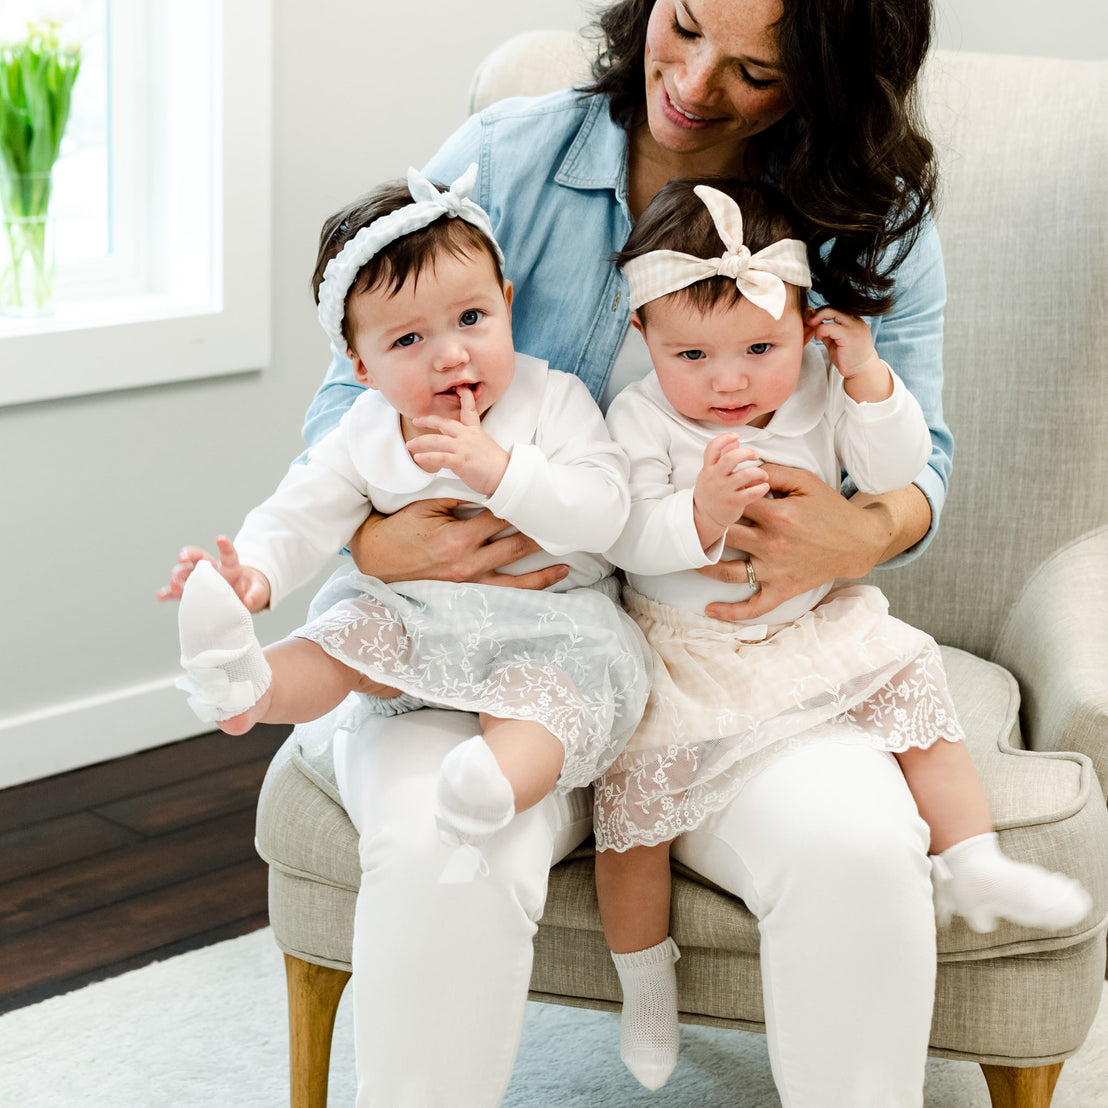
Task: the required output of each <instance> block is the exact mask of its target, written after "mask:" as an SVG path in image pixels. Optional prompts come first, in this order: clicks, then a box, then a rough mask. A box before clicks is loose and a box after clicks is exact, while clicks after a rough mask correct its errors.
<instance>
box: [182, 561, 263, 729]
mask: <svg viewBox="0 0 1108 1108" xmlns="http://www.w3.org/2000/svg"><path fill="white" fill-rule="evenodd" d="M177 627H178V631H179V632H180V636H181V665H182V667H183V668H184V670H185V673H186V674H187V676H186V677H181V678H179V679H178V680H177V687H178V688H179V689H184V691H185V692H187V693H189V694H191V695H190V696H189V707H190V708H192V710H193V711H194V712H195V713H196V715H197V716H198V717H199V718H200V719H202V720H203V721H204V722H205V723H215V722H219V721H221V720H225V719H230V718H231V717H232V716H237V715H240V714H241V713H243V712H245V711H246V710H247V709H248V708H252V707H253V706H254V705H255V704H257V703H258V701H259V700H260V699H261V697H262V695H263V694H264V693H265V692H266V690H267V689H268V688H269V685H270V682H271V681H272V680H273V672H272V670H270V668H269V663H268V662H267V661H266V660H265V655H264V654H263V653H262V647H261V644H260V643H259V642H258V640H257V638H256V636H255V635H254V621H253V620H252V619H251V618H250V613H249V612H248V611H247V610H246V608H245V607H244V606H243V603H242V601H241V600H239V598H238V596H237V595H236V594H235V590H234V589H233V588H231V586H230V585H229V584H227V582H226V581H225V580H224V579H223V577H222V576H221V575H220V573H219V570H217V569H216V568H215V566H213V565H212V564H211V562H200V563H198V564H197V566H196V568H195V569H194V570H193V571H192V573H191V574H189V579H188V580H187V581H186V582H185V587H184V590H183V591H182V593H181V608H180V611H179V612H178V615H177Z"/></svg>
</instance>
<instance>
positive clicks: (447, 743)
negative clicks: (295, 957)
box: [335, 709, 935, 1108]
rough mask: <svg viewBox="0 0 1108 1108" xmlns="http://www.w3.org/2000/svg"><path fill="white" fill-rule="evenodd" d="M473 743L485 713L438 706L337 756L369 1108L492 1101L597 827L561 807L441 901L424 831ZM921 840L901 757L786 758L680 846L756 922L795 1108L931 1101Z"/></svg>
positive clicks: (352, 742)
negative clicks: (349, 831)
mask: <svg viewBox="0 0 1108 1108" xmlns="http://www.w3.org/2000/svg"><path fill="white" fill-rule="evenodd" d="M476 730H477V726H476V720H475V719H474V717H472V716H469V715H466V714H463V713H458V712H442V711H435V710H431V709H425V710H423V711H419V712H413V713H410V714H408V715H402V716H395V717H391V718H387V719H386V718H382V719H374V720H372V721H370V722H369V723H368V724H366V725H364V726H363V727H362V728H361V730H360V731H358V732H357V733H355V734H353V735H347V734H345V733H343V732H340V733H339V735H338V736H337V738H336V742H335V770H336V774H337V777H338V783H339V790H340V792H341V794H342V797H343V800H344V803H345V805H346V808H347V811H348V812H349V814H350V818H351V819H352V821H353V823H354V825H355V827H356V828H357V829H358V831H359V833H360V836H361V837H360V855H361V866H362V881H361V889H360V892H359V894H358V902H357V909H356V912H355V919H354V952H353V963H354V1033H355V1039H356V1042H355V1054H356V1060H357V1071H358V1099H357V1108H441V1106H442V1105H445V1104H449V1105H451V1106H452V1108H493V1106H495V1105H497V1104H499V1103H500V1101H501V1099H502V1098H503V1096H504V1090H505V1089H506V1088H507V1085H508V1081H509V1078H510V1077H511V1071H512V1066H513V1064H514V1061H515V1055H516V1051H517V1048H518V1045H519V1036H520V1027H521V1023H522V1020H523V1012H524V1002H525V1000H526V996H527V987H528V982H529V980H530V976H531V960H532V951H531V940H532V937H533V935H534V933H535V930H536V921H537V920H538V919H539V918H540V916H541V915H542V909H543V903H544V901H545V898H546V887H547V875H548V872H549V868H550V866H551V864H552V863H554V862H556V861H558V860H560V859H561V858H563V857H565V855H566V854H567V853H569V851H571V850H572V849H573V848H574V847H575V846H576V845H578V844H579V843H580V842H581V841H582V840H583V839H584V838H585V837H586V835H587V834H588V831H589V828H590V818H589V817H590V806H589V800H588V795H587V793H585V792H584V791H581V790H579V791H577V792H576V793H574V794H571V795H570V796H569V797H562V798H555V797H547V798H546V800H544V801H543V802H542V803H541V804H539V805H537V806H536V807H535V808H532V809H531V810H530V811H527V812H524V813H523V814H522V815H520V816H518V817H517V818H516V819H515V820H514V821H513V822H512V823H511V824H510V825H509V826H508V828H506V829H505V830H504V831H501V832H500V833H499V834H497V835H495V836H494V837H493V839H491V840H490V841H489V842H488V843H487V844H486V845H485V848H484V853H485V856H486V858H487V860H488V863H489V867H490V872H489V874H488V876H486V877H481V878H478V879H477V880H476V881H474V882H473V884H471V885H442V884H439V883H438V877H439V874H440V873H441V871H442V867H443V865H444V864H445V861H446V858H447V856H448V854H449V850H450V848H449V847H447V846H445V845H444V844H443V843H442V842H440V840H439V838H438V836H437V833H436V831H435V826H434V820H433V818H432V815H431V811H432V798H433V795H434V786H435V780H436V777H437V774H438V768H439V763H440V762H441V761H442V758H443V756H444V754H445V753H446V751H447V750H449V749H450V748H451V747H452V746H453V745H455V744H456V743H458V742H460V741H462V740H464V739H466V738H468V737H469V736H470V735H472V734H475V733H476ZM927 841H928V832H927V827H926V825H925V824H924V823H923V821H922V820H921V819H920V818H919V815H918V813H917V812H916V808H915V804H914V802H913V801H912V798H911V796H910V794H909V792H908V790H907V787H906V786H905V784H904V779H903V777H902V775H901V773H900V770H899V768H898V766H897V764H896V762H895V761H894V759H893V758H892V757H891V755H888V754H883V753H880V752H878V751H875V750H871V749H869V748H866V747H858V746H848V745H839V744H836V743H834V742H828V743H827V744H825V745H824V744H821V745H816V746H807V747H803V748H801V749H798V750H793V751H790V752H788V753H784V754H782V755H781V756H780V757H779V758H777V759H775V760H774V761H772V762H771V763H770V764H769V765H768V766H767V767H766V768H765V769H764V770H763V771H762V772H761V773H760V774H758V776H756V777H755V778H753V779H752V780H751V781H750V782H749V783H748V784H747V785H746V786H745V788H744V789H743V791H742V793H741V794H740V796H739V797H737V798H736V800H735V801H733V802H732V803H731V804H730V805H729V806H728V807H727V808H726V809H724V810H723V811H722V812H720V813H718V814H717V815H716V816H714V817H713V818H711V819H710V820H709V821H707V822H706V823H705V824H704V825H702V826H701V827H699V828H697V829H696V830H695V831H692V832H689V833H688V834H686V835H684V836H682V837H681V838H680V839H679V840H678V841H677V842H676V843H675V844H674V848H673V854H674V857H676V858H678V859H680V860H681V861H682V862H684V863H685V864H686V865H689V866H691V867H692V868H693V869H695V870H696V871H697V872H699V873H702V874H703V875H704V876H706V877H708V878H709V879H711V880H712V881H714V882H715V883H716V884H718V885H720V886H722V887H723V888H726V889H728V890H730V891H732V892H734V893H735V894H736V895H738V896H740V897H742V899H743V900H744V901H745V902H746V904H747V905H748V906H749V908H750V909H751V911H752V912H754V914H755V915H757V916H758V918H759V921H760V928H761V936H762V942H761V964H762V980H763V988H764V993H765V1009H766V1032H767V1036H768V1041H769V1049H770V1058H771V1062H772V1066H773V1073H774V1078H775V1080H776V1083H777V1087H778V1091H779V1093H780V1096H781V1102H782V1104H783V1105H784V1108H832V1106H834V1108H878V1106H880V1108H918V1106H919V1105H921V1104H922V1102H923V1091H922V1090H923V1072H924V1062H925V1059H926V1049H927V1039H928V1032H929V1029H930V1024H931V1007H932V998H933V994H934V980H935V924H934V913H933V908H932V901H931V885H930V879H929V863H928V860H927ZM613 1064H614V1060H613ZM740 1099H741V1098H740V1091H739V1090H736V1100H735V1103H736V1104H738V1103H740Z"/></svg>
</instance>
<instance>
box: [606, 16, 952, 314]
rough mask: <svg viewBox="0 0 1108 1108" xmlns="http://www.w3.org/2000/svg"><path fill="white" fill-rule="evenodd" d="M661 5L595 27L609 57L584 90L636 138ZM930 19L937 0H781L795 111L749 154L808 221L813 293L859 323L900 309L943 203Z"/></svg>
mask: <svg viewBox="0 0 1108 1108" xmlns="http://www.w3.org/2000/svg"><path fill="white" fill-rule="evenodd" d="M736 2H741V0H736ZM654 3H655V0H618V2H617V3H615V4H612V5H611V6H610V7H608V8H606V9H605V10H604V11H603V12H601V13H600V15H599V17H598V19H597V24H596V26H597V29H598V31H599V34H600V36H601V38H602V39H603V42H604V47H603V49H602V51H601V53H600V55H599V57H598V58H597V61H596V63H595V65H594V67H593V82H592V84H591V85H589V86H588V87H587V89H586V90H585V91H586V92H590V93H600V94H602V95H604V96H606V97H607V98H608V103H609V111H610V112H611V116H612V119H613V120H615V122H617V123H618V124H620V125H621V126H623V127H625V128H628V129H629V128H630V127H631V124H632V122H633V120H634V117H635V114H636V113H637V112H638V110H639V109H640V107H641V106H642V105H643V103H644V102H645V97H646V91H645V71H644V67H643V56H644V51H645V48H646V27H647V22H648V21H649V19H650V12H651V10H652V9H653V7H654ZM931 21H932V8H931V0H784V12H783V15H782V17H781V20H780V22H779V24H778V44H779V50H780V62H781V68H782V70H783V72H784V78H785V83H786V85H787V88H788V91H789V95H790V96H791V97H792V101H793V108H792V110H791V111H789V113H788V114H787V115H786V116H785V117H784V118H783V119H782V120H780V121H779V122H778V123H776V124H774V125H773V126H772V127H770V128H767V130H765V131H763V132H762V133H760V134H759V135H757V136H755V138H754V139H753V140H752V142H751V149H750V153H751V155H752V156H753V158H754V159H755V160H756V164H759V165H761V166H763V167H764V172H765V176H766V178H767V180H768V181H769V182H770V183H771V184H773V185H774V186H775V187H776V188H778V189H780V190H781V192H782V193H783V194H784V195H785V196H786V197H787V198H788V200H789V203H790V205H791V207H792V208H793V209H795V211H796V213H797V215H798V217H799V219H800V223H801V231H802V234H803V237H804V239H805V241H806V242H807V243H808V247H809V256H810V258H811V260H812V281H813V285H814V288H815V290H816V291H817V293H818V294H819V295H820V296H821V297H823V299H824V300H826V301H827V302H828V303H829V304H833V305H834V306H835V307H836V308H839V309H840V310H842V311H844V312H849V313H851V314H853V315H879V314H881V313H882V312H886V311H888V310H889V309H890V308H891V307H892V302H893V297H892V289H893V273H894V271H895V270H896V267H897V266H898V265H899V264H900V263H901V262H902V261H903V260H904V257H905V255H906V254H907V253H908V251H909V249H910V248H911V246H912V243H913V242H914V241H915V238H916V236H917V234H918V233H919V231H920V227H921V224H922V223H923V221H924V219H925V218H926V217H927V214H928V211H929V209H930V208H931V207H932V206H933V204H934V203H935V200H936V189H937V168H936V164H935V158H934V150H933V148H932V145H931V143H930V141H929V140H928V139H927V136H926V134H925V133H924V128H923V123H922V119H921V115H920V111H919V103H918V90H917V87H916V81H917V78H918V76H919V71H920V67H921V66H922V64H923V61H924V58H925V57H926V55H927V51H928V48H929V46H930V43H931ZM828 243H830V244H831V246H830V249H829V250H826V249H825V247H826V246H827V244H828Z"/></svg>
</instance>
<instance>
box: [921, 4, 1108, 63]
mask: <svg viewBox="0 0 1108 1108" xmlns="http://www.w3.org/2000/svg"><path fill="white" fill-rule="evenodd" d="M935 11H936V20H935V22H936V27H935V31H936V36H935V41H936V44H937V45H938V46H940V47H943V48H944V49H947V50H975V51H980V52H982V53H986V54H1033V55H1040V56H1043V57H1048V58H1103V57H1105V55H1106V53H1108V4H1105V2H1104V0H935Z"/></svg>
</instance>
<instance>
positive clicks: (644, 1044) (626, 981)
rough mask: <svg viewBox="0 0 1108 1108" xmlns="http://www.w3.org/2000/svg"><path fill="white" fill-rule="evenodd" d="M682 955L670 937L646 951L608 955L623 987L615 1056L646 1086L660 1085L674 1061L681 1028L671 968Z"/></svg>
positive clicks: (663, 1082)
mask: <svg viewBox="0 0 1108 1108" xmlns="http://www.w3.org/2000/svg"><path fill="white" fill-rule="evenodd" d="M680 957H681V951H680V950H678V949H677V944H676V943H675V942H674V941H673V940H672V939H670V938H666V939H665V940H663V941H662V942H660V943H658V944H657V946H652V947H648V948H647V949H646V950H636V951H632V952H631V953H630V954H613V955H612V961H613V962H614V963H615V966H616V972H617V973H618V974H619V983H620V986H621V988H622V989H623V1014H622V1015H621V1017H620V1025H619V1056H620V1058H622V1059H623V1064H624V1065H625V1066H626V1067H627V1068H628V1069H629V1070H630V1071H631V1072H632V1073H633V1074H634V1075H635V1077H636V1078H637V1079H638V1082H639V1084H640V1085H644V1086H645V1087H646V1088H648V1089H660V1088H661V1087H662V1086H663V1085H664V1084H665V1083H666V1081H668V1080H669V1075H670V1074H671V1073H673V1067H674V1066H676V1065H677V1047H678V1043H679V1039H680V1034H681V1032H680V1028H679V1026H678V1022H677V974H676V972H675V970H674V968H673V967H674V964H675V963H676V961H677V959H678V958H680Z"/></svg>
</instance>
